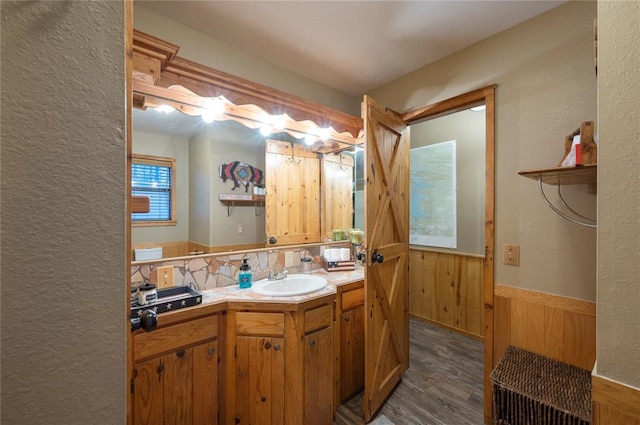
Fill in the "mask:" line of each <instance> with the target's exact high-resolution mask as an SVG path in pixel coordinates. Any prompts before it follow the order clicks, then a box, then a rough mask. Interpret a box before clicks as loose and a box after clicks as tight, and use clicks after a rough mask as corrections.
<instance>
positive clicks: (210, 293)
mask: <svg viewBox="0 0 640 425" xmlns="http://www.w3.org/2000/svg"><path fill="white" fill-rule="evenodd" d="M311 274H312V275H314V276H322V277H324V278H326V279H327V286H326V287H325V288H324V289H321V290H320V291H316V292H313V293H311V294H306V295H296V296H288V297H269V296H265V295H260V294H258V293H256V292H254V291H253V290H252V289H251V288H247V289H240V288H238V287H237V286H236V285H231V286H225V287H222V288H215V289H208V290H205V291H201V292H200V293H201V294H202V305H207V304H216V303H220V302H234V301H240V302H246V301H253V302H259V303H278V304H283V303H291V304H298V303H302V302H305V301H309V300H312V299H315V298H320V297H324V296H326V295H330V294H335V293H336V288H337V287H338V286H341V285H346V284H348V283H352V282H357V281H359V280H362V279H364V269H363V268H362V267H356V269H355V270H350V271H339V272H327V271H325V270H324V269H319V270H314V271H313V273H311Z"/></svg>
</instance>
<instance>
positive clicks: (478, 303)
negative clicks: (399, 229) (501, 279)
mask: <svg viewBox="0 0 640 425" xmlns="http://www.w3.org/2000/svg"><path fill="white" fill-rule="evenodd" d="M409 261H410V263H409V314H411V315H412V316H415V317H418V318H421V319H425V320H427V321H429V322H434V323H437V324H439V325H442V326H444V327H447V328H450V329H453V330H455V331H458V332H461V333H464V334H467V335H470V336H473V337H476V338H479V339H482V337H483V335H484V303H483V292H482V291H483V289H482V288H483V280H484V278H483V259H482V258H480V257H473V256H466V255H461V254H457V253H443V252H437V251H425V250H418V249H411V250H410V259H409Z"/></svg>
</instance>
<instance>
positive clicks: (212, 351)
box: [207, 348, 216, 356]
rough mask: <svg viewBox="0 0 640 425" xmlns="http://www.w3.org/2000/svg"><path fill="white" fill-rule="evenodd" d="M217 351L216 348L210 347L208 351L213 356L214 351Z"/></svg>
mask: <svg viewBox="0 0 640 425" xmlns="http://www.w3.org/2000/svg"><path fill="white" fill-rule="evenodd" d="M215 352H216V350H215V349H214V348H209V349H208V350H207V353H208V354H209V355H210V356H213V353H215Z"/></svg>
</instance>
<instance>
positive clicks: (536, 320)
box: [493, 285, 596, 371]
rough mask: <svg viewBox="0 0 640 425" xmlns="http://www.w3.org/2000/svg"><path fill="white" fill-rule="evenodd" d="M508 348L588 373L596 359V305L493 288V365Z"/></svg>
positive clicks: (516, 289) (518, 290)
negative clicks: (519, 349) (514, 348)
mask: <svg viewBox="0 0 640 425" xmlns="http://www.w3.org/2000/svg"><path fill="white" fill-rule="evenodd" d="M509 345H514V346H516V347H520V348H524V349H525V350H528V351H532V352H534V353H537V354H541V355H543V356H547V357H550V358H552V359H556V360H560V361H562V362H565V363H568V364H571V365H574V366H578V367H581V368H583V369H587V370H589V371H590V370H592V369H593V365H594V363H595V359H596V304H595V303H594V302H590V301H583V300H577V299H574V298H567V297H562V296H559V295H553V294H547V293H543V292H536V291H531V290H527V289H521V288H514V287H511V286H504V285H496V286H495V295H494V356H493V358H494V366H495V365H496V364H497V363H498V362H499V361H500V359H501V358H502V356H503V354H504V352H505V350H506V349H507V347H508V346H509Z"/></svg>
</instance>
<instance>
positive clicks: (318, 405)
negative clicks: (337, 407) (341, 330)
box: [304, 328, 333, 425]
mask: <svg viewBox="0 0 640 425" xmlns="http://www.w3.org/2000/svg"><path fill="white" fill-rule="evenodd" d="M332 353H333V334H332V332H331V328H325V329H321V330H319V331H316V332H313V333H310V334H309V335H307V336H305V337H304V383H305V389H304V419H305V420H304V423H305V425H316V424H317V425H329V424H332V423H333V355H332Z"/></svg>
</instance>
